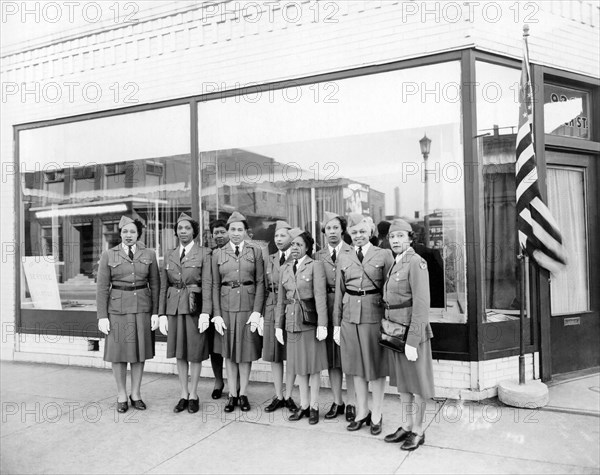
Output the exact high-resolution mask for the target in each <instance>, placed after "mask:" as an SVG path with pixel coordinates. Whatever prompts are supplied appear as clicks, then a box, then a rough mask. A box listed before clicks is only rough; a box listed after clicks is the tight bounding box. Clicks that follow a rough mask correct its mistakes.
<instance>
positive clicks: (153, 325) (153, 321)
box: [150, 314, 159, 331]
mask: <svg viewBox="0 0 600 475" xmlns="http://www.w3.org/2000/svg"><path fill="white" fill-rule="evenodd" d="M158 326H159V320H158V315H156V314H154V315H152V316H151V317H150V330H152V331H154V330H156V329H157V328H158Z"/></svg>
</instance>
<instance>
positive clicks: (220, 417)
mask: <svg viewBox="0 0 600 475" xmlns="http://www.w3.org/2000/svg"><path fill="white" fill-rule="evenodd" d="M0 378H1V379H0V384H1V400H2V424H1V426H0V428H1V433H0V437H1V438H0V444H1V449H0V450H1V452H0V455H1V462H0V471H1V473H2V474H13V473H14V474H16V473H152V474H154V473H156V474H158V473H235V472H237V473H261V474H264V473H461V474H464V473H596V474H597V473H599V472H600V437H599V427H600V393H599V392H598V391H599V387H600V375H599V374H598V373H594V374H580V375H579V376H578V377H573V378H571V379H569V380H564V381H557V382H556V383H554V384H552V385H551V387H550V405H549V406H548V407H546V408H543V409H541V410H520V409H514V408H510V407H506V406H503V405H501V404H500V403H499V402H498V401H497V400H495V399H494V400H490V401H486V402H485V403H474V402H466V401H454V400H445V401H435V402H432V403H431V404H430V405H429V407H428V413H427V422H426V424H427V429H426V443H425V445H424V446H422V447H420V448H419V449H418V450H416V451H415V452H412V453H407V452H403V451H401V450H399V447H398V445H395V444H386V443H384V442H383V437H384V435H385V434H388V433H390V432H393V431H394V430H395V429H396V428H397V427H398V426H400V425H402V421H401V416H400V412H399V401H398V398H397V397H393V396H386V400H385V407H384V420H383V433H382V434H381V435H379V436H378V437H373V436H371V435H370V433H369V430H368V428H366V429H365V428H363V429H362V430H360V431H357V432H348V431H347V430H346V423H345V421H344V422H342V420H341V419H340V420H339V421H336V420H334V421H333V422H329V421H324V420H323V414H324V413H325V412H326V410H327V409H326V408H327V407H328V406H329V405H330V403H331V401H332V397H331V392H330V391H329V390H328V389H324V390H322V391H321V421H320V422H319V424H317V425H316V426H310V425H309V424H308V422H307V420H305V419H303V420H301V421H298V422H289V421H287V412H282V411H281V410H280V411H277V412H276V413H274V414H267V413H265V412H263V411H262V409H263V408H264V407H265V405H266V404H268V403H269V402H270V400H271V397H272V392H273V389H272V385H270V384H262V383H251V385H250V389H249V398H250V403H251V404H252V405H253V406H252V410H251V411H250V412H249V413H242V412H240V411H239V408H238V409H236V410H235V411H234V412H233V413H231V414H225V413H224V412H223V411H222V408H223V406H224V404H225V397H223V398H222V399H221V400H219V401H216V402H214V401H212V400H211V399H210V393H211V391H212V386H213V382H212V379H202V380H201V382H200V394H201V403H202V405H201V410H200V412H199V413H197V414H193V415H192V414H188V413H187V412H184V413H181V414H175V413H173V411H172V408H173V406H174V404H175V403H176V402H177V399H178V394H179V387H178V383H177V377H176V376H174V375H162V374H155V373H146V374H145V375H144V381H143V388H142V395H143V399H144V401H145V402H146V404H147V405H148V410H147V411H143V412H140V411H135V410H133V409H130V410H129V411H128V412H127V413H126V414H119V413H117V412H116V410H115V400H116V398H115V385H114V380H113V377H112V373H111V372H110V371H107V370H99V369H93V368H81V367H72V366H71V367H69V366H57V365H50V364H29V363H14V362H6V361H2V362H1V363H0ZM203 398H204V401H203V400H202V399H203ZM294 398H295V400H296V401H298V399H299V397H298V390H297V388H296V389H295V390H294Z"/></svg>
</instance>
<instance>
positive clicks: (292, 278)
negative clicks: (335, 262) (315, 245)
mask: <svg viewBox="0 0 600 475" xmlns="http://www.w3.org/2000/svg"><path fill="white" fill-rule="evenodd" d="M293 265H294V261H293V259H292V260H289V261H288V262H286V263H285V264H284V265H283V267H282V268H281V282H280V284H279V292H278V295H277V308H276V309H275V327H276V328H281V329H284V330H286V331H288V332H302V331H308V330H313V329H314V328H315V327H314V326H311V325H305V324H304V323H303V318H302V309H301V308H300V302H298V301H297V300H299V299H310V298H314V299H315V303H316V307H317V315H318V325H319V326H324V327H326V326H327V298H326V285H327V284H326V278H325V269H324V268H323V263H322V262H321V261H314V260H313V259H311V258H310V257H309V256H306V257H305V258H304V260H303V261H302V263H301V264H299V265H298V269H297V270H296V275H294V271H293ZM286 299H287V300H291V299H295V300H296V302H294V303H290V304H285V303H284V300H286Z"/></svg>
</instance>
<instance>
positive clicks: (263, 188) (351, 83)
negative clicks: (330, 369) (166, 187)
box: [198, 62, 466, 323]
mask: <svg viewBox="0 0 600 475" xmlns="http://www.w3.org/2000/svg"><path fill="white" fill-rule="evenodd" d="M441 78H443V79H441ZM460 84H461V79H460V66H459V63H458V62H451V63H443V64H437V65H431V66H423V67H418V68H413V69H408V70H401V71H393V72H387V73H382V74H374V75H368V76H362V77H357V78H351V79H343V80H336V81H330V82H323V83H318V84H312V85H307V86H297V87H289V88H287V89H268V88H267V87H264V88H261V87H256V89H255V90H254V91H252V93H249V94H247V95H242V96H235V97H229V98H220V99H215V100H212V101H208V102H202V103H200V104H199V105H198V136H199V139H198V143H199V156H200V173H201V176H200V180H199V181H200V195H201V196H200V198H201V208H202V211H203V215H202V220H203V228H204V232H205V239H206V242H207V245H208V243H209V241H210V236H209V233H208V231H207V230H208V227H209V225H210V223H211V222H213V221H214V220H215V219H226V218H227V217H228V216H229V215H230V214H231V213H232V212H233V211H234V210H237V211H239V212H241V213H242V214H244V215H245V216H246V217H247V219H248V221H249V225H250V228H251V229H250V234H251V237H252V239H253V240H254V241H256V242H259V243H260V244H261V245H263V246H268V247H269V251H270V252H274V250H275V249H274V247H273V244H272V241H273V235H274V227H275V222H276V220H279V219H283V220H286V221H288V222H289V223H290V224H291V225H292V226H298V227H300V228H303V229H306V230H308V231H310V232H311V233H312V234H313V236H315V239H316V243H317V244H316V245H317V247H318V248H320V247H322V246H324V245H325V244H326V243H325V242H324V240H323V235H322V234H321V232H320V227H321V221H322V219H323V215H324V212H325V211H330V212H334V213H339V214H342V215H347V214H348V213H350V212H358V213H362V214H364V215H368V216H371V218H372V219H373V221H374V223H375V225H379V224H380V223H382V222H384V221H389V220H391V219H393V218H394V217H402V218H404V219H406V220H408V221H409V222H411V224H412V225H413V228H414V229H415V231H416V235H417V241H418V247H419V250H420V251H421V252H423V253H425V254H428V259H429V262H430V266H429V271H430V273H431V275H432V279H431V284H432V285H431V294H432V307H433V308H432V321H435V322H449V323H464V322H466V266H465V237H464V236H465V234H464V228H465V208H464V173H463V153H462V142H461V125H460V121H461V103H460ZM425 135H426V136H427V138H428V139H430V140H431V145H430V152H429V154H428V155H427V156H426V157H424V156H423V155H422V153H421V148H420V143H419V141H420V140H421V139H422V138H423V137H424V136H425ZM424 158H427V160H426V161H425V160H424ZM381 228H383V226H381ZM377 234H378V236H377V237H378V239H379V242H380V243H382V245H384V246H385V245H386V244H385V242H386V241H385V236H384V235H383V233H381V232H378V233H377Z"/></svg>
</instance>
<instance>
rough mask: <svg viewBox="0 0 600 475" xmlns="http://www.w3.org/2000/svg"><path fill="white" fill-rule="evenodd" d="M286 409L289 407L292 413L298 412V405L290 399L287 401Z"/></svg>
mask: <svg viewBox="0 0 600 475" xmlns="http://www.w3.org/2000/svg"><path fill="white" fill-rule="evenodd" d="M285 407H287V408H288V410H289V411H290V412H296V411H297V410H298V406H296V403H295V402H294V400H293V399H292V398H291V397H288V398H287V399H286V400H285Z"/></svg>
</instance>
